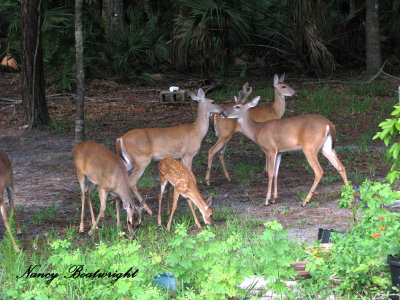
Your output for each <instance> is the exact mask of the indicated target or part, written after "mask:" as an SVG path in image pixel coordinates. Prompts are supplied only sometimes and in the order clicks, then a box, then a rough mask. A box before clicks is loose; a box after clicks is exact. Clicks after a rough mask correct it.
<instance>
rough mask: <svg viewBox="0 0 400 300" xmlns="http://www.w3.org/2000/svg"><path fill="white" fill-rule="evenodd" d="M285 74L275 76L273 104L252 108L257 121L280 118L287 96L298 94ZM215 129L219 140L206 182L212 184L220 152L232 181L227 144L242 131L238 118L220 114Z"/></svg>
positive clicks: (223, 167) (212, 149) (214, 147)
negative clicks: (226, 157)
mask: <svg viewBox="0 0 400 300" xmlns="http://www.w3.org/2000/svg"><path fill="white" fill-rule="evenodd" d="M284 81H285V74H283V75H282V76H281V77H280V78H278V75H275V76H274V88H275V101H274V103H273V104H272V105H270V106H268V107H264V108H254V109H251V110H250V115H251V117H252V118H253V120H254V121H256V122H265V121H268V120H273V119H280V118H281V117H282V116H283V114H284V113H285V105H286V103H285V97H290V96H296V95H297V92H296V91H295V90H294V89H292V88H291V87H290V86H289V85H288V84H286V83H284ZM213 117H214V120H213V121H214V130H215V134H216V135H217V137H218V140H217V142H216V143H215V145H214V146H212V147H211V148H210V150H209V151H208V167H207V174H206V183H207V185H210V173H211V167H212V161H213V159H214V156H215V154H216V153H218V157H219V160H220V161H221V165H222V169H223V170H224V174H225V178H226V179H227V180H228V181H229V182H230V181H231V178H230V176H229V173H228V170H227V169H226V166H225V160H224V152H225V148H226V145H227V144H228V142H229V140H230V138H231V137H232V135H233V134H234V133H235V132H238V131H240V126H239V123H238V122H237V120H236V119H224V118H221V117H220V116H219V115H218V114H214V116H213Z"/></svg>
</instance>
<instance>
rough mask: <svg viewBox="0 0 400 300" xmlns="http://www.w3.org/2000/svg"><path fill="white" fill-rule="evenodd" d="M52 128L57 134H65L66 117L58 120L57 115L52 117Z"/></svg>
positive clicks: (50, 125)
mask: <svg viewBox="0 0 400 300" xmlns="http://www.w3.org/2000/svg"><path fill="white" fill-rule="evenodd" d="M49 127H50V129H53V130H54V131H55V132H56V134H57V135H60V136H63V135H65V133H66V126H65V121H64V119H60V120H57V119H56V118H55V117H50V124H49Z"/></svg>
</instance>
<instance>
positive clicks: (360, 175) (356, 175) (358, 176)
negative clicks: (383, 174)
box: [351, 170, 367, 183]
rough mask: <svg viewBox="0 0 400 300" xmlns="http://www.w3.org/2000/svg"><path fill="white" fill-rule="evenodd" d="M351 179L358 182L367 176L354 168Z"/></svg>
mask: <svg viewBox="0 0 400 300" xmlns="http://www.w3.org/2000/svg"><path fill="white" fill-rule="evenodd" d="M351 175H352V176H351V177H352V181H353V182H354V183H360V182H364V180H365V179H366V178H367V176H366V175H365V174H363V173H361V172H360V171H358V170H355V171H354V172H353V173H352V174H351Z"/></svg>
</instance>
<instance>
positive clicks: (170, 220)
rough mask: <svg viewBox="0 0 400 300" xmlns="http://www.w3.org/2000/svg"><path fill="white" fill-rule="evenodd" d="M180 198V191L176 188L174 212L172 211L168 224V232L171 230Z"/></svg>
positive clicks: (173, 202) (173, 203) (173, 204)
mask: <svg viewBox="0 0 400 300" xmlns="http://www.w3.org/2000/svg"><path fill="white" fill-rule="evenodd" d="M178 197H179V193H178V191H177V190H176V189H175V188H174V200H173V201H172V210H171V215H170V216H169V221H168V224H167V229H168V231H170V230H171V223H172V218H173V217H174V213H175V210H176V206H177V204H178Z"/></svg>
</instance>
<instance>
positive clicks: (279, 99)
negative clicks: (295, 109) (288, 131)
mask: <svg viewBox="0 0 400 300" xmlns="http://www.w3.org/2000/svg"><path fill="white" fill-rule="evenodd" d="M272 107H273V109H274V111H275V113H276V116H277V117H278V119H280V118H282V116H283V114H284V113H285V108H286V102H285V96H282V95H281V94H279V92H278V89H276V88H275V101H274V104H272Z"/></svg>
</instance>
